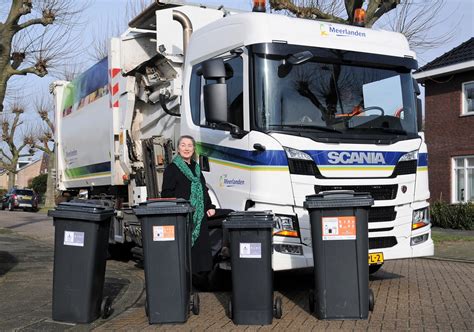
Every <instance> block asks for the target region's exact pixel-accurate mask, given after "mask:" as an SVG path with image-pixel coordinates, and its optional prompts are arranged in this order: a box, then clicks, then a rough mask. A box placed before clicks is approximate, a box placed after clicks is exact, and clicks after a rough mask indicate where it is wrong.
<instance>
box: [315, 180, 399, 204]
mask: <svg viewBox="0 0 474 332" xmlns="http://www.w3.org/2000/svg"><path fill="white" fill-rule="evenodd" d="M328 190H354V191H357V192H367V193H369V194H370V195H371V196H372V198H373V199H374V200H376V201H378V200H390V199H395V197H397V191H398V184H391V185H374V186H318V185H315V186H314V192H315V193H316V194H317V193H319V192H321V191H328Z"/></svg>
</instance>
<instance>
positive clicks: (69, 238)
mask: <svg viewBox="0 0 474 332" xmlns="http://www.w3.org/2000/svg"><path fill="white" fill-rule="evenodd" d="M113 214H114V210H113V209H112V208H110V207H105V206H103V205H95V204H87V203H61V204H59V205H58V206H57V207H56V209H55V210H50V211H49V212H48V215H49V216H52V217H53V220H54V228H55V232H54V272H53V320H56V321H64V322H71V323H90V322H92V321H94V320H95V319H97V318H98V317H99V316H102V317H103V318H106V317H107V316H108V315H109V313H110V300H109V298H103V297H102V295H103V289H104V278H105V265H106V260H107V246H108V240H109V227H110V220H111V217H112V216H113Z"/></svg>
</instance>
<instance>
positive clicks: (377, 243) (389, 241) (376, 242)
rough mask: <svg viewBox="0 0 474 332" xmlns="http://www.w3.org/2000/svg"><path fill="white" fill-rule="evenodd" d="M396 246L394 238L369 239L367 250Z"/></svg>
mask: <svg viewBox="0 0 474 332" xmlns="http://www.w3.org/2000/svg"><path fill="white" fill-rule="evenodd" d="M396 244H397V238H396V237H395V236H385V237H372V238H369V249H381V248H390V247H393V246H395V245H396Z"/></svg>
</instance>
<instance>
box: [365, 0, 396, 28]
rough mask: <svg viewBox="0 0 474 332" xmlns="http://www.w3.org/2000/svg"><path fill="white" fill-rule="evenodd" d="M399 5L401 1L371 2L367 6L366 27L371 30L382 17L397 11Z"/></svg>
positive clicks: (382, 0)
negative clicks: (393, 10) (394, 10)
mask: <svg viewBox="0 0 474 332" xmlns="http://www.w3.org/2000/svg"><path fill="white" fill-rule="evenodd" d="M399 4H400V0H370V1H369V4H368V5H367V15H366V19H365V27H366V28H371V27H372V26H373V25H374V23H375V22H377V20H378V19H379V18H380V17H382V15H384V14H386V13H388V12H389V11H391V10H392V9H395V8H396V7H397V5H399Z"/></svg>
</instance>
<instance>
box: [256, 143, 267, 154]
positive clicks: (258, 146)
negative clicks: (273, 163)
mask: <svg viewBox="0 0 474 332" xmlns="http://www.w3.org/2000/svg"><path fill="white" fill-rule="evenodd" d="M253 148H254V149H255V150H257V151H259V152H263V151H265V150H266V148H265V146H264V145H262V144H260V143H255V144H254V145H253Z"/></svg>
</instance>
